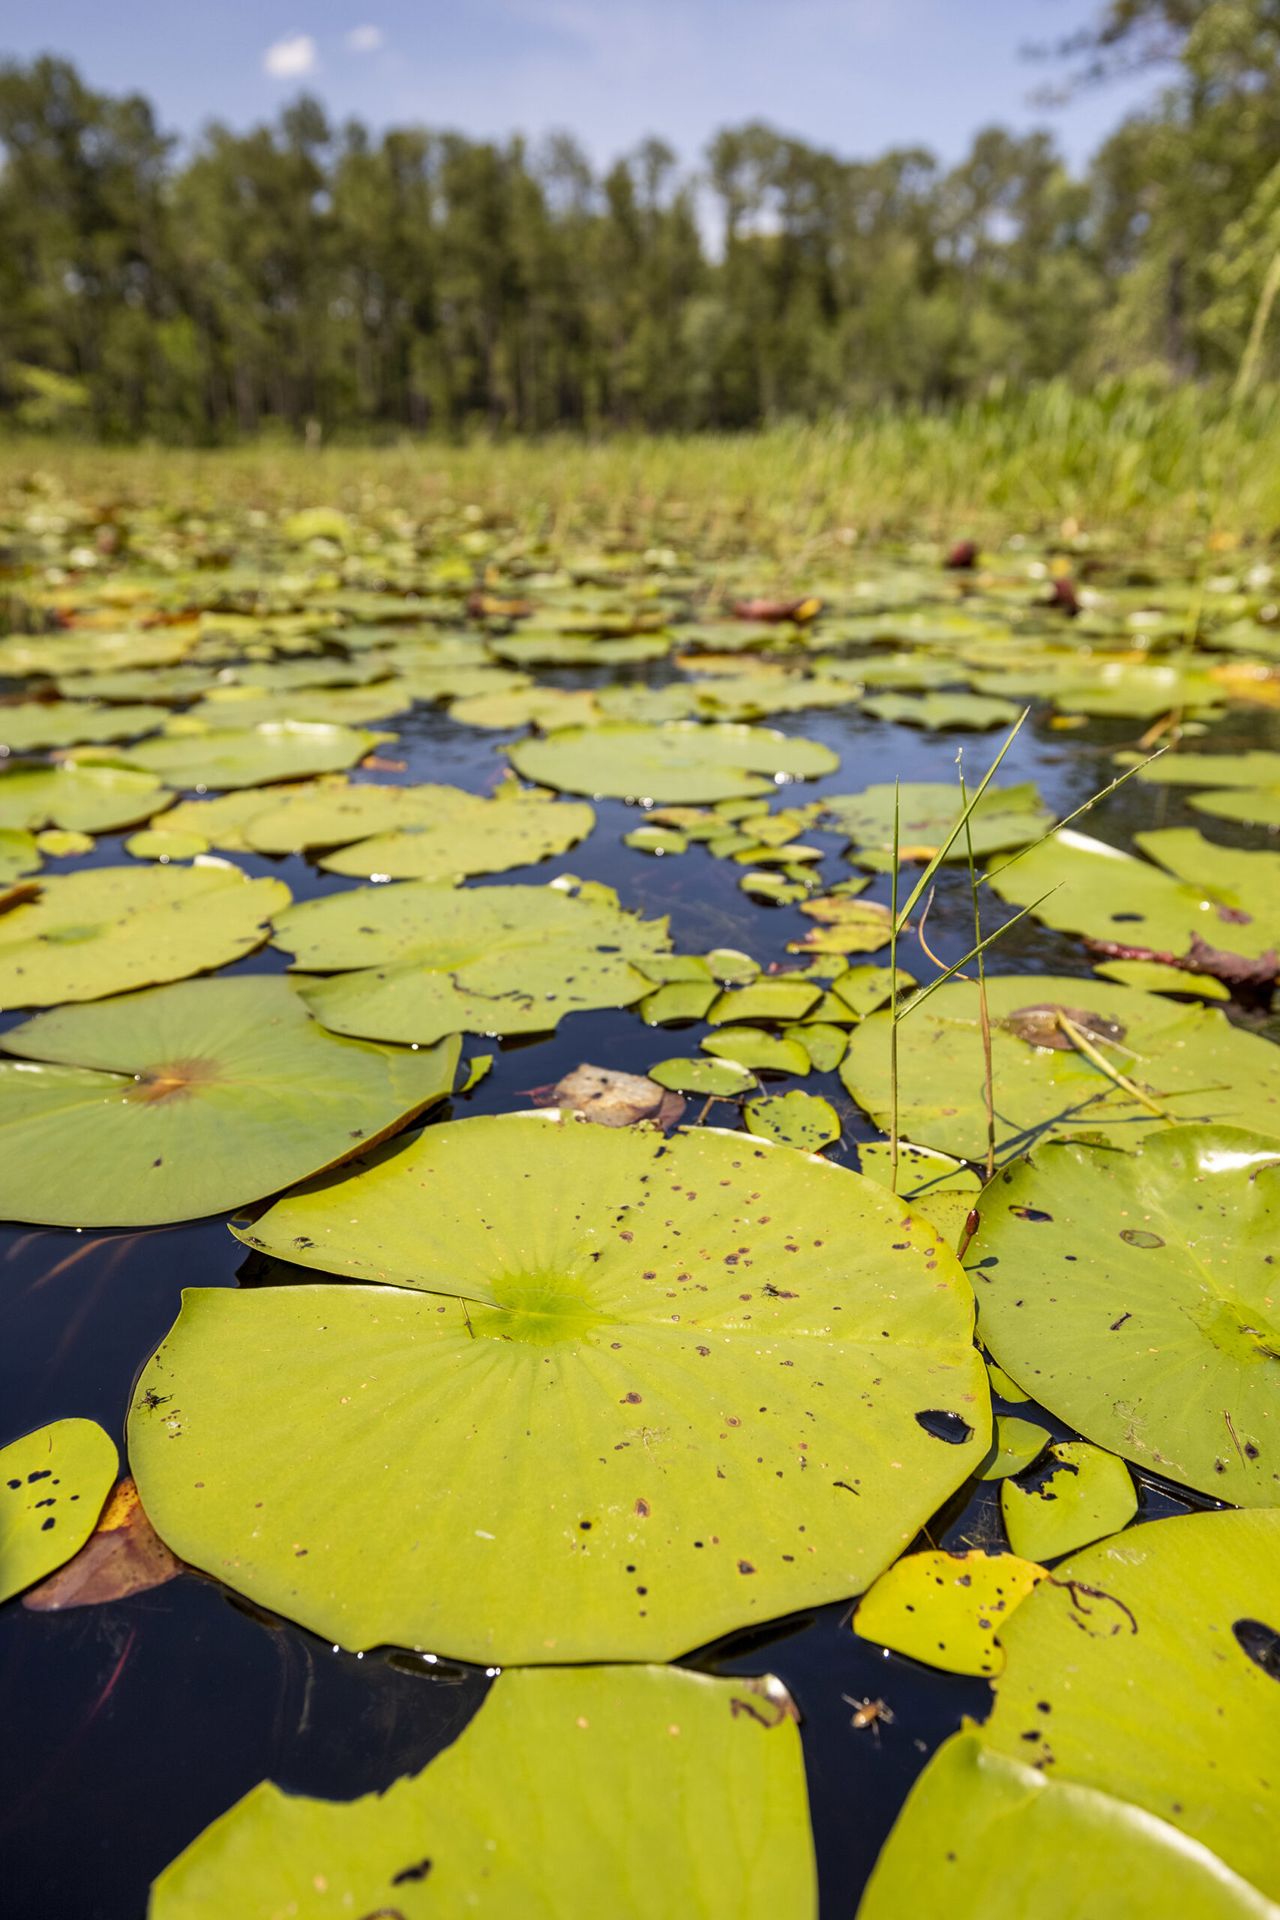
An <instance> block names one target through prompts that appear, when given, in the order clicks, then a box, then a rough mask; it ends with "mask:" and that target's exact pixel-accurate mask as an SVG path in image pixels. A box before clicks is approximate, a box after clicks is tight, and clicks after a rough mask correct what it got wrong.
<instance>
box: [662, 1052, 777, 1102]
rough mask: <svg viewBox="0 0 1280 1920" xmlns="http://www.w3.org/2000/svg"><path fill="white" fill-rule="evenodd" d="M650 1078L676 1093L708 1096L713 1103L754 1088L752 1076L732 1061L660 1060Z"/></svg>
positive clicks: (749, 1091)
mask: <svg viewBox="0 0 1280 1920" xmlns="http://www.w3.org/2000/svg"><path fill="white" fill-rule="evenodd" d="M649 1078H650V1079H651V1080H656V1081H657V1083H658V1085H659V1086H660V1087H669V1088H671V1089H672V1090H673V1091H674V1092H676V1093H689V1094H707V1095H709V1096H710V1097H711V1098H712V1099H716V1100H729V1099H733V1098H734V1097H735V1096H736V1095H738V1094H740V1093H751V1092H753V1091H754V1089H755V1085H756V1077H755V1075H754V1073H751V1072H749V1071H748V1069H747V1068H746V1067H743V1066H739V1065H738V1063H737V1061H735V1060H681V1059H672V1060H659V1061H658V1063H657V1065H656V1066H652V1067H650V1068H649Z"/></svg>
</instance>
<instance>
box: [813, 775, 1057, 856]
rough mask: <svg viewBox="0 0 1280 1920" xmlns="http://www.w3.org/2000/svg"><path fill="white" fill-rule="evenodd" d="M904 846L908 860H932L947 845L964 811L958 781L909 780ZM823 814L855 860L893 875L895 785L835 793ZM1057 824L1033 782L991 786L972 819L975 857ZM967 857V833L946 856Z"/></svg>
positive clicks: (901, 825) (901, 826) (902, 806)
mask: <svg viewBox="0 0 1280 1920" xmlns="http://www.w3.org/2000/svg"><path fill="white" fill-rule="evenodd" d="M897 801H898V846H899V850H900V853H901V857H902V858H903V859H913V860H929V859H932V857H933V855H934V853H935V852H936V851H937V849H938V848H939V847H941V846H943V845H944V844H945V842H946V840H947V837H948V835H949V834H950V833H951V830H952V828H953V827H954V826H955V824H956V821H957V820H958V819H959V818H960V815H961V814H962V812H963V811H964V807H963V804H962V802H961V798H960V791H959V787H958V786H957V784H956V782H955V781H951V782H949V783H948V782H946V781H941V780H939V781H925V780H919V781H914V780H909V781H905V782H903V783H901V784H900V785H899V787H898V790H897ZM822 804H823V810H824V812H825V813H826V814H827V815H828V817H829V818H830V819H832V820H833V821H834V822H835V824H836V826H837V827H838V828H839V829H840V831H841V832H842V833H847V834H848V836H849V838H850V840H851V841H852V842H853V858H854V859H855V860H856V861H857V862H858V863H859V865H861V866H867V867H873V868H876V869H877V870H881V871H885V872H887V871H888V870H889V869H890V868H891V867H892V865H893V818H894V788H893V785H892V783H888V784H885V785H881V786H875V787H865V788H864V789H863V791H862V792H861V793H833V794H830V795H828V797H827V798H826V799H825V800H824V801H823V803H822ZM1052 825H1053V815H1052V814H1051V813H1050V812H1049V811H1048V809H1047V808H1046V807H1044V806H1043V805H1042V804H1041V801H1040V795H1039V793H1038V791H1037V790H1036V788H1035V787H1034V786H1033V785H1032V784H1031V782H1030V781H1028V782H1027V783H1026V784H1024V785H1023V786H1018V787H994V786H993V787H988V788H987V790H986V792H985V793H984V794H983V796H982V798H981V799H980V800H979V801H978V803H977V805H976V806H975V807H974V810H973V812H972V813H971V814H970V816H969V833H970V835H971V837H972V840H973V851H974V853H975V855H979V856H982V855H986V854H991V853H1004V852H1008V851H1011V850H1012V849H1013V848H1015V847H1025V846H1028V845H1029V844H1030V842H1031V841H1032V840H1035V839H1037V838H1038V837H1039V836H1040V834H1042V833H1045V832H1047V831H1048V829H1049V828H1050V827H1051V826H1052ZM966 857H967V850H966V839H965V835H964V834H963V833H961V834H960V835H959V836H958V838H957V839H956V840H955V842H954V843H953V845H952V847H951V850H950V852H949V853H948V854H947V856H946V858H947V859H948V860H949V861H963V860H964V859H965V858H966Z"/></svg>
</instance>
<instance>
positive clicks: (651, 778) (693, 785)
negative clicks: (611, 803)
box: [510, 721, 839, 801]
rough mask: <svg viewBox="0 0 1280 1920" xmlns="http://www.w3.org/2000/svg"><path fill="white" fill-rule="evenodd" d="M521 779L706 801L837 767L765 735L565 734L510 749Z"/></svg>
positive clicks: (667, 730) (702, 730) (801, 746)
mask: <svg viewBox="0 0 1280 1920" xmlns="http://www.w3.org/2000/svg"><path fill="white" fill-rule="evenodd" d="M510 751H511V760H512V764H513V765H514V766H515V767H516V768H517V769H518V770H519V772H521V773H522V774H524V776H525V777H526V779H529V780H537V781H540V782H541V783H542V784H543V785H545V786H549V787H558V788H561V789H563V790H564V791H565V792H567V793H585V794H588V795H592V794H597V795H605V794H612V795H614V796H615V797H616V798H618V799H622V800H643V801H659V800H661V801H675V800H690V801H708V800H729V799H732V798H733V797H734V796H735V795H742V794H752V793H767V792H768V791H769V789H770V788H771V787H772V786H773V785H774V783H775V780H776V778H777V777H778V776H779V775H787V776H789V777H791V778H796V779H805V780H808V779H814V778H816V777H817V776H818V775H819V774H824V773H833V772H834V771H835V769H836V767H837V766H838V765H839V762H838V761H837V759H836V756H835V754H834V753H832V752H831V750H830V748H828V747H824V746H822V745H820V744H819V742H818V741H816V740H796V739H792V738H791V737H790V736H789V735H787V734H784V733H774V732H771V731H770V730H769V729H768V728H767V727H742V726H731V725H727V724H721V725H715V726H698V725H696V724H694V723H691V722H690V723H684V722H678V721H677V722H671V723H670V724H668V725H666V726H657V727H628V726H602V727H567V728H565V729H564V731H563V732H560V733H553V734H548V735H547V736H546V738H545V739H541V740H521V741H518V742H517V743H516V745H515V746H514V747H512V748H511V750H510Z"/></svg>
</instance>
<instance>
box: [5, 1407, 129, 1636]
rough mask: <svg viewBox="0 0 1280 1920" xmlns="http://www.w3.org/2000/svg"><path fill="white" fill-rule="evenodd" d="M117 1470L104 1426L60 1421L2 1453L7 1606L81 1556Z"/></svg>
mask: <svg viewBox="0 0 1280 1920" xmlns="http://www.w3.org/2000/svg"><path fill="white" fill-rule="evenodd" d="M117 1465H118V1459H117V1455H116V1449H115V1442H114V1441H113V1440H112V1439H111V1438H110V1436H109V1435H108V1434H106V1433H104V1432H103V1430H102V1428H101V1427H100V1426H99V1425H98V1423H97V1421H96V1420H55V1421H54V1422H53V1424H52V1426H48V1427H37V1428H36V1430H35V1432H34V1433H28V1434H24V1435H23V1437H22V1438H21V1439H20V1440H11V1441H10V1442H9V1444H8V1446H6V1447H0V1601H2V1600H8V1599H11V1598H12V1596H13V1595H14V1594H15V1593H21V1592H22V1590H23V1588H24V1587H31V1586H34V1585H35V1583H36V1581H37V1580H43V1579H44V1577H45V1575H46V1574H49V1573H52V1572H53V1570H54V1568H55V1567H60V1566H62V1565H63V1564H64V1563H65V1562H66V1561H68V1560H70V1558H71V1556H72V1554H74V1553H79V1551H80V1549H81V1547H82V1546H83V1545H84V1543H85V1541H86V1540H87V1539H88V1538H89V1535H90V1534H91V1533H92V1532H93V1529H94V1527H95V1526H96V1525H97V1520H98V1515H99V1514H100V1513H101V1512H102V1504H103V1501H104V1500H105V1499H106V1497H107V1495H108V1494H109V1493H110V1491H111V1488H112V1486H113V1485H114V1483H115V1477H116V1467H117Z"/></svg>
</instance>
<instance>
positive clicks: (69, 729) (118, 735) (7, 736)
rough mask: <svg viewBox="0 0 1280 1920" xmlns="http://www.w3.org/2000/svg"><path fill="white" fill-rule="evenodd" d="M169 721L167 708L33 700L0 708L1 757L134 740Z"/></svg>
mask: <svg viewBox="0 0 1280 1920" xmlns="http://www.w3.org/2000/svg"><path fill="white" fill-rule="evenodd" d="M168 718H169V714H168V711H167V709H166V708H164V707H148V706H141V707H99V706H95V705H94V704H93V703H92V701H88V700H43V701H42V700H30V701H24V702H23V703H22V704H21V705H19V706H12V707H7V706H4V705H0V754H5V753H32V752H35V751H37V750H38V749H40V748H42V747H74V746H78V745H80V744H81V743H83V742H85V741H90V740H97V741H102V740H132V739H135V738H136V737H137V735H138V734H140V733H150V732H151V730H152V729H153V728H154V727H159V726H163V725H164V723H165V721H166V720H167V719H168Z"/></svg>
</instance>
